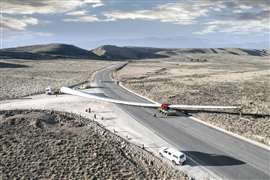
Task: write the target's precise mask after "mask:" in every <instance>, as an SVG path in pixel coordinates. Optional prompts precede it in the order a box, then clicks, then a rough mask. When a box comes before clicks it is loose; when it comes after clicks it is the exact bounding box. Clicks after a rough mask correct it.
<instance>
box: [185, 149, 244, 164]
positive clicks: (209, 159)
mask: <svg viewBox="0 0 270 180" xmlns="http://www.w3.org/2000/svg"><path fill="white" fill-rule="evenodd" d="M182 152H183V153H185V154H186V155H187V156H189V157H191V158H192V159H194V160H195V161H198V163H200V165H201V166H234V165H241V164H246V163H245V162H243V161H240V160H238V159H235V158H233V157H229V156H224V155H217V154H209V153H204V152H198V151H182ZM187 164H189V161H187ZM189 165H190V166H197V164H194V163H191V164H189Z"/></svg>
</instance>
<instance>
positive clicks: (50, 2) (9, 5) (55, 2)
mask: <svg viewBox="0 0 270 180" xmlns="http://www.w3.org/2000/svg"><path fill="white" fill-rule="evenodd" d="M95 4H96V5H98V4H102V0H67V1H64V2H63V1H61V0H38V1H37V0H2V2H1V6H2V9H3V13H5V14H54V13H64V12H68V11H72V10H75V9H77V8H79V7H83V6H85V5H95Z"/></svg>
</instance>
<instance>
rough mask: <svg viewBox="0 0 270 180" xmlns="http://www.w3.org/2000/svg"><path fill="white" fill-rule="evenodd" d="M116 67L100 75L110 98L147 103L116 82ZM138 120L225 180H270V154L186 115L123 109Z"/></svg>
mask: <svg viewBox="0 0 270 180" xmlns="http://www.w3.org/2000/svg"><path fill="white" fill-rule="evenodd" d="M115 68H116V66H114V67H110V68H107V69H103V70H101V71H99V72H97V73H96V77H95V78H96V79H95V80H96V83H97V84H98V85H99V86H102V87H103V88H102V89H103V91H104V93H105V95H106V96H108V97H111V98H115V99H121V100H128V101H135V102H147V101H146V100H145V99H142V98H140V97H138V96H136V95H134V94H132V93H130V92H128V91H126V90H125V89H123V88H121V87H120V86H118V85H116V84H115V83H113V82H112V78H111V73H112V70H113V69H115ZM119 106H120V107H121V108H122V109H123V110H124V111H126V112H127V113H129V114H130V115H131V116H132V117H133V118H134V119H136V120H137V121H138V122H140V123H141V124H143V125H144V126H146V127H148V128H150V129H152V130H153V131H154V132H155V133H156V134H157V135H159V136H160V137H162V138H164V139H165V140H166V141H168V142H169V143H171V144H173V145H174V146H175V147H177V148H179V150H181V151H183V152H184V153H186V154H187V155H188V157H190V158H192V159H193V160H195V161H196V162H198V163H199V164H200V165H201V166H204V167H205V168H206V169H208V170H210V171H211V172H213V173H215V174H217V175H218V176H220V177H221V178H222V179H254V180H255V179H268V180H269V179H270V151H269V150H266V149H263V148H261V147H258V146H256V145H253V144H251V143H248V142H246V141H243V140H240V139H238V138H236V137H233V136H230V135H227V134H225V133H223V132H221V131H218V130H215V129H213V128H210V127H208V126H205V125H203V124H201V123H198V122H196V121H194V120H192V119H190V118H188V117H187V116H185V115H180V116H177V117H172V116H171V117H168V118H162V117H154V116H153V114H154V113H157V111H156V110H155V109H149V108H140V107H132V106H127V105H119Z"/></svg>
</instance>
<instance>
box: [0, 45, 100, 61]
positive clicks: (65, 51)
mask: <svg viewBox="0 0 270 180" xmlns="http://www.w3.org/2000/svg"><path fill="white" fill-rule="evenodd" d="M0 57H1V58H5V59H10V58H13V59H57V58H72V59H99V57H98V56H97V55H95V54H94V53H92V52H91V51H87V50H85V49H81V48H79V47H76V46H73V45H68V44H45V45H33V46H24V47H16V48H7V49H2V50H0Z"/></svg>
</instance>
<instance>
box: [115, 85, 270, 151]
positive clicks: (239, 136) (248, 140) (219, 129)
mask: <svg viewBox="0 0 270 180" xmlns="http://www.w3.org/2000/svg"><path fill="white" fill-rule="evenodd" d="M119 86H121V87H122V88H124V89H125V90H127V91H129V92H131V93H133V94H135V95H137V96H139V97H141V98H143V99H146V100H148V101H150V102H152V103H155V104H159V103H158V102H155V101H154V100H151V99H149V98H147V97H145V96H142V95H140V94H138V93H136V92H134V91H132V90H130V89H128V88H127V87H125V86H124V85H123V84H122V83H121V82H120V83H119ZM189 115H190V114H189ZM188 118H190V119H192V120H194V121H196V122H199V123H201V124H204V125H206V126H208V127H211V128H213V129H216V130H218V131H221V132H223V133H225V134H228V135H230V136H233V137H236V138H238V139H240V140H243V141H246V142H248V143H251V144H253V145H256V146H259V147H261V148H263V149H265V150H268V151H270V146H267V145H265V144H262V143H260V142H257V141H254V140H251V139H248V138H246V137H244V136H241V135H239V134H236V133H233V132H230V131H228V130H226V129H223V128H220V127H217V126H215V125H212V124H210V123H208V122H205V121H203V120H200V119H198V118H196V117H194V116H192V115H191V117H188Z"/></svg>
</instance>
